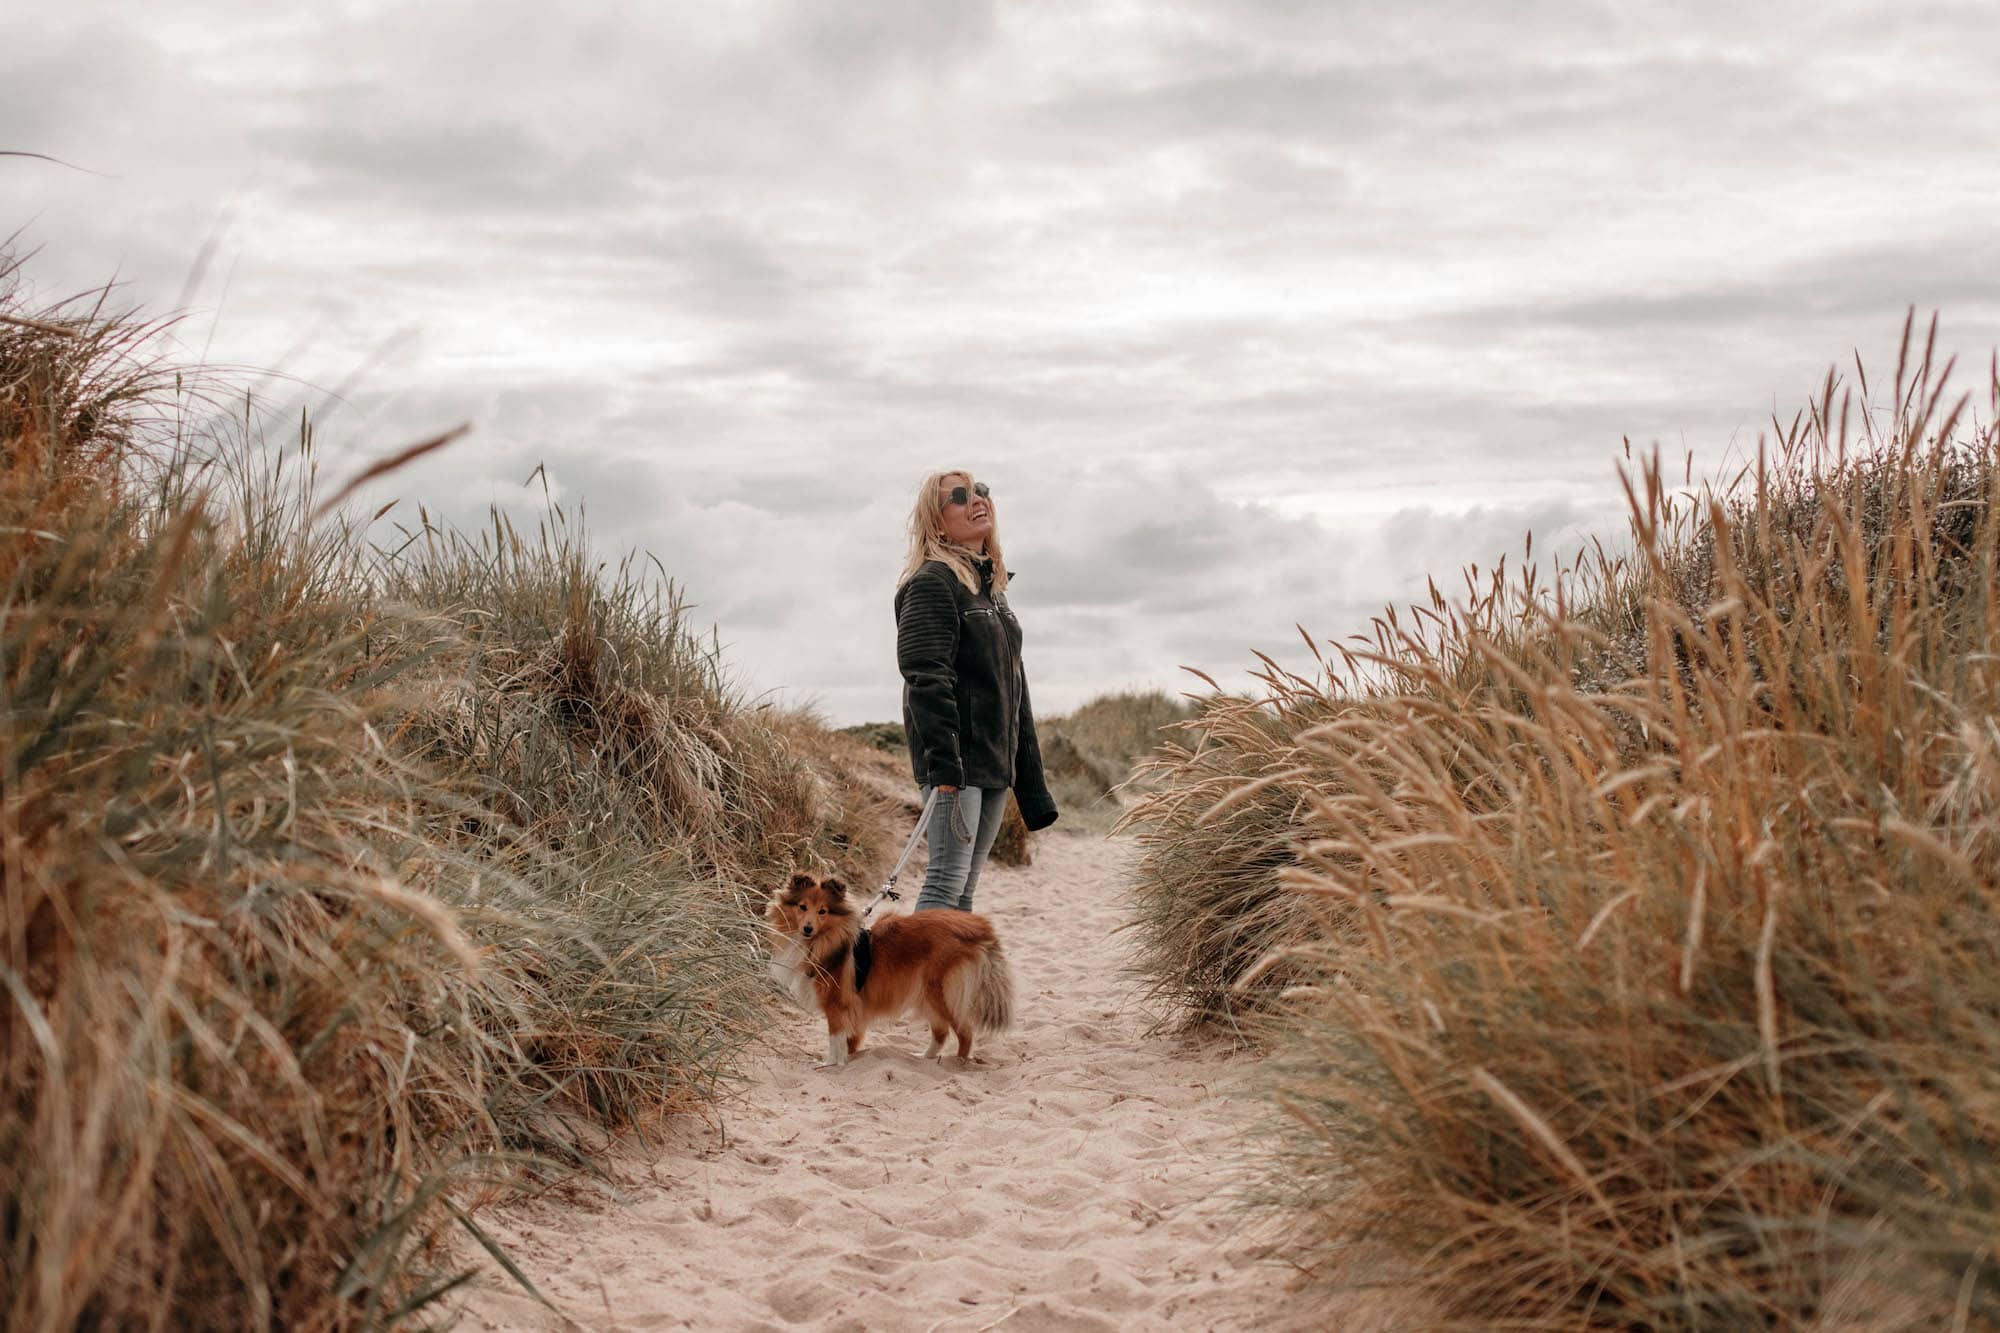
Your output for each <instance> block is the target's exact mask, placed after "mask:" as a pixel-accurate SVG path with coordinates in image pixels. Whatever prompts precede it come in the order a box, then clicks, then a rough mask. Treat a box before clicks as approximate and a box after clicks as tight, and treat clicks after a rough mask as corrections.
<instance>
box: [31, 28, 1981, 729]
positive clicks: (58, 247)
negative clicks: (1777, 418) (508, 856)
mask: <svg viewBox="0 0 2000 1333" xmlns="http://www.w3.org/2000/svg"><path fill="white" fill-rule="evenodd" d="M1996 65H2000V5H1995V4H1992V3H1988V2H1986V0H1981V2H1980V3H1967V4H1926V3H1916V2H1913V0H1901V2H1899V3H1883V4H1837V3H1814V4H1806V5H1796V6H1794V5H1783V4H1780V5H1761V6H1747V5H1742V4H1740V3H1737V0H1730V3H1725V4H1709V3H1680V4H1673V5H1665V4H1661V5H1639V4H1611V3H1505V4H1502V3H1464V2H1463V0H1461V2H1460V3H1453V4H1436V5H1426V4H1409V5H1389V4H1366V5H1362V4H1337V3H1310V2H1305V0H1300V2H1297V3H1291V2H1287V0H1244V2H1242V3H1222V2H1221V0H1217V2H1215V3H1185V4H1166V3H1145V4H1141V3H1125V4H1120V3H1097V2H1096V0H1062V2H1061V3H1054V2H1050V3H1020V4H980V3H973V2H971V0H957V2H953V3H944V2H942V0H931V2H925V0H873V2H871V3H859V2H857V3H852V4H835V3H832V2H831V0H792V2H790V3H769V4H741V5H732V4H721V3H702V4H682V5H673V4H630V5H592V4H579V5H562V6H555V5H549V4H546V3H540V2H537V3H528V0H480V3H477V4H472V3H445V2H439V0H424V2H423V3H407V2H405V0H373V2H370V3H315V4H312V5H277V4H271V3H247V2H246V3H222V2H220V0H213V2H210V0H196V2H189V0H154V2H152V3H146V4H124V5H118V4H102V3H91V2H90V0H82V2H81V3H77V2H75V0H72V3H69V4H67V5H63V6H56V5H38V6H27V7H23V8H22V9H21V12H17V13H12V14H9V15H8V17H7V19H6V21H5V25H4V38H0V148H5V149H16V150H30V151H35V152H42V153H48V154H52V155H54V156H57V157H60V158H62V159H64V160H65V161H66V162H70V163H74V164H76V165H77V166H79V167H83V168H87V169H88V171H89V172H92V173H98V174H85V173H84V172H79V171H70V170H65V169H63V168H60V167H56V166H52V165H49V164H46V163H39V162H32V161H26V160H23V159H8V158H0V234H4V233H6V232H8V231H13V230H16V229H18V231H19V233H20V239H19V242H18V243H19V244H20V245H22V246H24V247H39V249H40V253H39V255H38V256H37V257H36V258H35V260H34V261H33V263H32V265H31V267H30V270H29V274H30V277H31V279H32V281H33V284H34V286H35V289H36V292H37V294H38V295H40V296H41V297H43V298H48V299H53V298H55V297H58V296H62V295H67V294H69V293H70V292H71V291H75V290H78V289H81V288H85V287H89V286H92V285H97V284H102V283H103V282H105V281H106V280H107V279H110V278H113V277H114V276H115V277H116V278H118V279H119V280H121V281H122V282H123V283H124V284H125V285H124V286H123V287H122V288H121V289H120V291H119V295H118V300H119V301H121V302H123V303H127V304H140V305H144V306H146V307H148V308H150V309H154V310H163V309H166V308H170V307H172V306H173V305H174V304H175V303H176V302H177V301H182V300H185V302H186V304H187V305H188V306H190V307H191V308H192V310H193V312H194V316H193V318H191V319H190V320H188V321H187V322H185V323H184V324H183V325H182V326H181V328H180V331H179V337H180V339H181V340H182V342H183V343H184V344H185V350H186V352H187V354H189V355H197V356H198V355H206V356H208V357H209V358H211V359H213V360H216V361H220V362H226V363H232V364H240V365H250V366H260V367H271V366H279V367H282V368H283V369H284V370H286V371H287V372H289V373H290V374H291V375H294V376H297V377H300V378H302V379H303V380H305V381H306V382H308V383H310V384H313V385H316V386H319V387H320V388H321V389H328V390H330V389H334V388H338V387H343V386H347V391H346V392H345V393H344V395H343V397H342V398H341V399H340V400H339V401H335V402H329V403H327V404H326V406H325V410H324V413H323V435H322V438H323V440H324V441H325V442H326V443H327V444H328V445H329V447H330V449H332V450H335V451H337V452H338V453H339V456H340V459H341V460H342V461H341V463H340V466H341V468H342V469H343V470H345V468H346V467H347V465H348V463H349V462H350V461H353V460H363V459H366V458H368V457H370V456H373V455H376V454H379V453H382V452H385V451H388V450H392V449H394V448H395V447H397V446H399V445H402V444H404V443H407V442H409V441H411V440H414V439H416V438H419V437H420V436H423V435H426V434H430V433H433V432H435V431H436V430H439V429H441V428H443V427H446V426H450V425H453V424H456V423H457V422H459V421H470V422H472V423H473V426H474V432H473V434H472V435H471V436H470V437H469V438H468V439H466V440H465V441H464V442H462V443H461V444H459V445H458V446H456V447H455V448H454V449H452V450H450V451H447V452H445V453H443V454H440V455H437V456H434V457H433V459H431V460H430V461H428V462H427V463H425V464H424V465H422V466H420V467H418V468H416V469H414V470H412V471H410V472H408V473H406V474H404V475H403V476H402V477H401V478H400V479H399V481H398V483H397V488H398V490H399V491H400V492H401V493H402V494H404V495H405V496H406V497H407V498H408V500H409V501H411V502H415V501H419V500H421V501H423V502H424V503H426V504H428V505H429V506H430V507H431V508H432V509H434V510H442V511H443V512H445V513H447V514H450V515H452V516H454V517H456V518H457V519H458V520H460V521H461V522H466V521H477V519H478V517H479V515H480V514H481V513H482V512H483V511H484V509H485V507H486V506H487V505H488V504H499V505H502V506H504V507H506V508H507V509H508V510H509V511H511V512H513V513H515V514H517V515H527V516H532V515H533V514H534V513H535V512H536V511H537V510H538V508H539V507H540V505H541V503H542V500H541V491H540V488H539V486H537V487H535V488H534V489H532V490H527V489H524V488H523V486H522V484H521V483H522V482H523V480H524V479H526V478H527V477H528V475H529V474H530V473H531V472H532V471H533V470H534V468H535V466H536V464H537V463H545V464H546V465H547V470H548V474H549V476H550V477H551V478H552V479H553V481H554V484H555V486H556V489H557V491H558V493H559V494H560V495H561V496H562V498H563V500H564V502H565V503H575V502H577V501H579V500H580V501H581V502H582V504H583V505H584V508H585V509H586V511H587V513H588V515H589V519H590V523H591V527H592V529H593V531H594V535H595V540H596V542H597V544H598V545H599V547H600V548H602V549H603V550H604V551H605V552H606V553H607V554H615V553H617V552H618V551H620V550H622V549H625V548H629V547H635V546H636V547H643V548H645V549H647V550H650V551H651V552H653V553H654V554H656V555H657V556H658V557H659V559H660V560H661V561H662V562H663V564H664V565H665V567H666V568H667V570H668V571H670V572H671V573H672V574H673V575H674V577H675V578H676V579H678V580H680V581H682V582H684V583H685V584H686V585H687V587H688V589H689V590H690V594H691V596H692V598H693V600H694V601H696V602H697V603H698V604H699V608H700V609H699V611H698V612H697V614H698V615H699V616H700V617H701V618H702V619H703V620H704V621H713V622H714V623H715V624H716V625H717V626H719V629H720V634H721V637H722V639H723V641H724V643H725V644H727V645H730V656H731V660H732V661H733V663H734V664H735V667H736V670H737V674H738V677H739V679H740V681H741V682H742V684H743V686H744V688H745V689H748V690H754V691H774V692H778V694H779V696H780V697H782V698H783V699H785V700H787V701H791V702H810V703H813V704H815V705H817V706H818V707H819V708H820V709H821V710H822V711H823V712H824V713H825V714H826V715H828V716H829V717H830V718H832V719H833V720H835V721H838V722H852V721H860V720H867V719H877V718H887V717H893V716H895V715H896V714H897V710H898V707H899V704H898V699H899V692H900V682H899V681H898V679H897V676H896V670H895V660H894V652H893V629H894V627H893V623H892V617H891V612H890V597H891V593H892V588H893V583H894V579H895V577H896V574H897V572H898V570H899V569H900V566H901V560H902V554H903V543H904V540H905V537H904V525H905V521H906V516H907V513H908V510H909V506H910V501H911V498H912V493H913V489H914V486H915V484H916V482H917V480H918V479H919V478H920V477H921V476H922V475H923V474H924V473H925V472H926V471H928V470H930V469H932V468H933V467H937V466H954V465H956V466H965V467H969V468H971V469H972V470H973V471H974V472H975V473H976V474H977V475H979V476H980V477H983V478H985V479H987V480H989V481H990V482H991V483H992V486H993V489H994V495H995V500H996V509H997V511H998V515H999V519H1000V524H1001V530H1002V533H1003V535H1004V537H1005V539H1006V544H1007V551H1008V554H1009V558H1010V563H1012V564H1013V565H1014V566H1015V568H1016V569H1017V570H1018V571H1019V572H1020V582H1019V584H1018V585H1017V587H1016V588H1015V591H1014V595H1013V602H1014V604H1015V606H1016V608H1017V609H1018V610H1019V612H1020V614H1021V617H1022V620H1023V622H1024V625H1025V627H1026V631H1027V634H1028V643H1027V659H1028V667H1029V677H1030V682H1031V685H1032V687H1033V689H1034V692H1035V699H1036V703H1037V705H1038V709H1039V711H1042V712H1044V713H1052V712H1057V711H1062V710H1065V709H1067V708H1070V707H1072V706H1074V705H1075V704H1077V703H1079V702H1081V701H1083V700H1084V699H1086V698H1088V697H1090V696H1091V695H1093V694H1096V693H1099V692H1102V691H1104V690H1108V689H1115V688H1124V687H1132V686H1148V685H1161V686H1165V687H1168V688H1175V689H1178V688H1182V687H1183V686H1185V685H1187V684H1189V683H1191V682H1190V680H1189V678H1187V677H1185V676H1182V675H1181V674H1180V673H1179V672H1178V667H1179V666H1180V665H1182V664H1188V665H1193V666H1199V667H1202V668H1204V669H1205V670H1207V671H1209V672H1211V673H1212V674H1214V675H1216V676H1217V677H1218V678H1220V679H1223V680H1224V681H1225V682H1226V683H1230V684H1243V683H1247V681H1246V678H1245V677H1244V676H1243V675H1242V674H1241V673H1242V670H1243V669H1244V668H1245V667H1247V666H1252V665H1254V659H1253V658H1252V656H1251V653H1252V650H1253V649H1264V650H1266V651H1272V652H1274V653H1276V654H1278V655H1279V656H1280V657H1281V658H1283V659H1284V660H1287V661H1291V662H1297V661H1300V660H1303V659H1304V646H1303V645H1302V644H1301V643H1300V642H1299V640H1298V637H1297V634H1296V632H1295V631H1294V629H1293V628H1292V627H1293V625H1294V623H1295V622H1298V623H1302V624H1303V625H1304V626H1305V627H1306V628H1307V629H1308V630H1310V631H1311V632H1312V633H1313V634H1314V635H1315V636H1316V637H1319V638H1323V639H1324V638H1337V637H1342V636H1345V635H1347V634H1349V633H1352V632H1355V631H1357V630H1361V629H1363V628H1365V626H1366V623H1367V619H1368V617H1369V616H1370V615H1371V614H1372V613H1374V612H1376V611H1378V610H1379V609H1380V608H1381V606H1382V605H1383V604H1384V603H1385V602H1388V601H1391V600H1397V601H1401V600H1406V599H1408V598H1410V597H1412V596H1414V595H1416V594H1417V593H1419V592H1420V591H1421V590H1422V588H1423V583H1424V577H1425V575H1426V574H1427V573H1435V574H1437V575H1439V576H1440V582H1441V583H1442V582H1445V581H1446V576H1450V575H1453V573H1454V571H1456V570H1457V569H1458V568H1459V567H1461V566H1462V565H1463V564H1465V563H1466V562H1468V561H1472V560H1478V561H1481V562H1482V563H1486V562H1490V561H1491V560H1492V558H1493V557H1495V556H1497V555H1499V554H1500V553H1502V552H1506V551H1515V552H1518V550H1519V549H1520V544H1521V539H1522V536H1523V534H1524V533H1525V532H1526V531H1528V530H1529V529H1532V530H1533V531H1534V532H1535V534H1536V543H1535V544H1536V548H1537V550H1538V551H1546V550H1548V549H1550V548H1551V547H1552V546H1562V545H1573V544H1574V543H1575V541H1577V540H1578V539H1579V537H1580V535H1581V534H1582V533H1583V532H1585V531H1588V530H1602V531H1605V532H1607V533H1609V532H1611V531H1614V530H1615V527H1616V516H1617V514H1618V512H1619V505H1618V487H1617V483H1616V480H1615V475H1616V474H1615V471H1614V467H1615V462H1616V460H1617V459H1618V457H1619V455H1620V446H1619V441H1620V438H1621V437H1623V436H1629V437H1631V438H1632V439H1633V441H1634V442H1635V443H1642V444H1643V443H1648V442H1651V441H1655V440H1657V441H1659V442H1660V443H1661V444H1662V445H1663V446H1664V447H1665V448H1666V449H1667V450H1668V452H1670V453H1673V454H1678V453H1679V451H1680V450H1682V449H1683V448H1686V449H1691V450H1692V451H1693V452H1694V455H1695V458H1696V462H1697V466H1698V467H1700V466H1702V465H1704V464H1717V465H1719V464H1720V463H1722V462H1723V461H1724V460H1725V459H1727V458H1729V457H1732V456H1734V457H1738V458H1740V457H1741V456H1743V455H1744V454H1745V453H1746V452H1754V448H1755V441H1756V437H1757V434H1758V432H1759V430H1760V429H1764V428H1767V427H1768V422H1769V420H1770V417H1771V415H1772V413H1773V411H1774V410H1775V411H1777V412H1778V413H1779V414H1781V415H1783V416H1785V417H1787V418H1789V417H1790V415H1791V413H1792V411H1793V410H1794V409H1795V408H1796V406H1797V405H1798V404H1799V403H1800V402H1801V401H1803V399H1804V398H1805V397H1806V396H1807V394H1808V393H1809V392H1810V391H1811V390H1812V389H1813V388H1814V387H1815V386H1816V385H1817V383H1818V381H1819V378H1820V377H1821V376H1822V375H1823V374H1824V372H1825V370H1826V368H1827V366H1828V365H1829V364H1830V363H1832V362H1834V361H1836V360H1839V361H1842V362H1843V363H1844V364H1851V362H1850V361H1849V360H1848V358H1850V357H1851V355H1852V353H1853V350H1854V349H1856V348H1857V347H1858V348H1859V349H1860V351H1861V354H1862V356H1863V358H1864V360H1867V361H1869V362H1871V363H1884V364H1885V367H1886V363H1889V362H1893V359H1894V342H1895V337H1896V334H1897V333H1898V331H1899V329H1900V327H1901V323H1902V316H1903V311H1904V308H1905V307H1906V306H1908V305H1910V304H1912V303H1914V304H1916V305H1917V306H1919V307H1920V309H1921V310H1922V311H1924V312H1926V313H1928V311H1929V310H1930V309H1931V308H1933V307H1936V308H1938V309H1939V310H1940V311H1941V312H1942V318H1943V334H1942V337H1943V341H1944V342H1945V343H1946V344H1947V345H1948V346H1949V347H1950V348H1953V349H1956V350H1959V351H1961V352H1964V353H1966V354H1968V356H1969V357H1970V358H1971V359H1973V360H1974V361H1975V362H1976V363H1978V364H1979V365H1981V366H1983V365H1984V363H1985V362H1986V359H1987V354H1988V351H1989V349H1990V348H1992V347H1993V345H1994V344H1995V343H1996V342H2000V187H1996V180H2000V175H1996V169H1995V163H1996V162H2000V97H1996V96H1995V95H1994V93H1993V89H1992V77H1993V70H1994V69H1995V68H1996ZM211 241H213V260H212V262H210V263H208V264H207V265H206V266H203V265H201V264H199V263H198V261H197V256H198V255H200V254H201V253H202V251H203V249H204V246H205V244H208V243H209V242H211ZM190 286H192V290H189V288H190ZM1968 382H1970V381H1968ZM292 392H293V391H292V390H291V389H289V388H284V387H280V388H278V389H276V390H274V393H275V395H276V397H277V398H279V399H283V400H285V401H286V402H288V403H293V404H294V405H293V406H291V408H290V410H292V411H293V412H296V406H295V399H291V398H289V397H288V395H290V394H291V393H292ZM325 397H326V396H325V395H324V394H320V395H315V397H314V399H313V401H314V402H316V403H317V402H321V401H322V400H323V399H325ZM1732 451H1733V452H1732ZM353 465H354V466H359V463H358V462H354V464H353Z"/></svg>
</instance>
